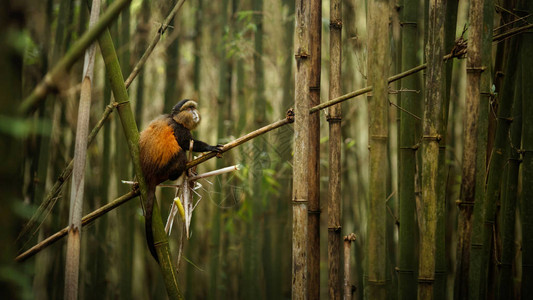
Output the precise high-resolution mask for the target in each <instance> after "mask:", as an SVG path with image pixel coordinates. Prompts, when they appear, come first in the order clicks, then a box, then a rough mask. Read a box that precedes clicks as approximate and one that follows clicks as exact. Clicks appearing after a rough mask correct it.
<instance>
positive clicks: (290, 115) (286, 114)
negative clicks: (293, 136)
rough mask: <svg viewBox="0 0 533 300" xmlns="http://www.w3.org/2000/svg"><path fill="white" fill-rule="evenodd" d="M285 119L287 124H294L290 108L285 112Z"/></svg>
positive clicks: (292, 109) (292, 111)
mask: <svg viewBox="0 0 533 300" xmlns="http://www.w3.org/2000/svg"><path fill="white" fill-rule="evenodd" d="M285 118H286V119H287V121H288V122H289V123H293V122H294V108H292V107H291V108H289V109H288V110H287V112H286V113H285Z"/></svg>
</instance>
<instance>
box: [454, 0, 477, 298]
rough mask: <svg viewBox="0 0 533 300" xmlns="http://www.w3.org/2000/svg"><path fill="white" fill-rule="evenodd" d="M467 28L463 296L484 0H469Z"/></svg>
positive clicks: (461, 294) (460, 246) (459, 286)
mask: <svg viewBox="0 0 533 300" xmlns="http://www.w3.org/2000/svg"><path fill="white" fill-rule="evenodd" d="M469 24H470V25H469V32H468V41H469V42H468V50H467V51H468V58H467V67H466V70H467V81H468V83H467V85H466V86H467V88H466V107H465V116H464V127H463V131H464V133H463V136H464V141H463V169H462V181H461V194H460V198H461V200H460V202H459V203H458V205H459V221H458V225H457V228H458V233H457V236H458V242H457V267H456V276H455V297H456V298H457V299H463V298H466V297H467V295H468V288H469V280H468V276H469V270H470V244H471V237H472V213H473V210H474V201H475V193H476V189H475V188H476V157H477V128H478V117H479V105H480V104H479V102H480V80H481V72H483V68H482V62H481V35H482V26H483V0H472V1H471V2H470V19H469Z"/></svg>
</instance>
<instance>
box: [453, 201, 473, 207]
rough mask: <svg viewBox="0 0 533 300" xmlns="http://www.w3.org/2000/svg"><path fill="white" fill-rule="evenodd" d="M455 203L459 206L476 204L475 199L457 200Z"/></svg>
mask: <svg viewBox="0 0 533 300" xmlns="http://www.w3.org/2000/svg"><path fill="white" fill-rule="evenodd" d="M455 204H457V206H459V207H462V206H474V202H473V201H462V200H456V201H455Z"/></svg>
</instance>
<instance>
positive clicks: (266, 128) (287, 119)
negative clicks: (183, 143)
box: [187, 109, 294, 169]
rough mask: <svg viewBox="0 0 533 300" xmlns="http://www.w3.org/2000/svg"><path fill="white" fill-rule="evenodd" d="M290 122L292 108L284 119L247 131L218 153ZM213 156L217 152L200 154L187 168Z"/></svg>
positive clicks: (292, 119) (291, 119)
mask: <svg viewBox="0 0 533 300" xmlns="http://www.w3.org/2000/svg"><path fill="white" fill-rule="evenodd" d="M292 122H294V112H293V110H292V109H290V110H288V111H287V115H286V117H285V119H282V120H279V121H276V122H274V123H271V124H269V125H266V126H263V127H261V128H259V129H257V130H255V131H252V132H250V133H248V134H246V135H243V136H241V137H240V138H238V139H236V140H234V141H231V142H229V143H227V144H225V145H224V146H222V148H221V151H220V153H224V152H226V151H228V150H230V149H233V148H235V147H237V146H239V145H241V144H243V143H245V142H247V141H249V140H251V139H253V138H256V137H258V136H260V135H262V134H264V133H267V132H269V131H271V130H274V129H276V128H279V127H281V126H283V125H286V124H289V123H292ZM215 156H217V153H215V152H209V153H207V154H206V155H203V156H200V157H199V158H197V159H195V160H193V161H190V162H189V163H187V169H189V168H192V167H194V166H196V165H199V164H201V163H203V162H204V161H206V160H209V159H211V158H213V157H215Z"/></svg>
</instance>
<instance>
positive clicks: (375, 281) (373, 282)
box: [367, 279, 387, 286]
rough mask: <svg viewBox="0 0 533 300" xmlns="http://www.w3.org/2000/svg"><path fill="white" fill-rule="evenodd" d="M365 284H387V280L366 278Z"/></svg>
mask: <svg viewBox="0 0 533 300" xmlns="http://www.w3.org/2000/svg"><path fill="white" fill-rule="evenodd" d="M367 284H368V285H374V286H382V285H386V284H387V281H386V280H370V279H369V280H368V281H367Z"/></svg>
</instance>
